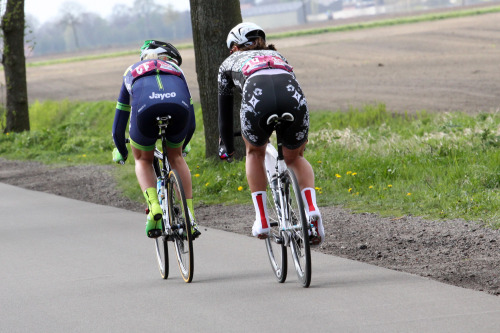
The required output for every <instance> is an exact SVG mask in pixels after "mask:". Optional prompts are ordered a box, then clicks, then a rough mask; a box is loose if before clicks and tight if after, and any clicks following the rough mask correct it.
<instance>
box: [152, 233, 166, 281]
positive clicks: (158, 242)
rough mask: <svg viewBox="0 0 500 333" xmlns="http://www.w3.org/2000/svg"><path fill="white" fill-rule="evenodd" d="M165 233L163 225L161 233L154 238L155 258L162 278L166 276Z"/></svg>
mask: <svg viewBox="0 0 500 333" xmlns="http://www.w3.org/2000/svg"><path fill="white" fill-rule="evenodd" d="M167 245H168V244H167V235H166V234H165V227H164V226H162V235H161V236H160V237H158V238H155V247H156V260H157V261H158V268H159V269H160V274H161V277H162V278H163V279H167V278H168V246H167Z"/></svg>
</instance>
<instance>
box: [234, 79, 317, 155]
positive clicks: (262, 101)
mask: <svg viewBox="0 0 500 333" xmlns="http://www.w3.org/2000/svg"><path fill="white" fill-rule="evenodd" d="M285 112H289V113H291V114H293V116H294V118H295V119H294V121H293V122H284V123H283V127H282V128H283V145H284V146H285V147H286V148H288V149H296V148H298V147H300V146H302V145H303V144H304V142H306V141H307V134H308V131H309V111H308V110H307V102H306V98H305V96H304V93H303V92H302V89H300V86H299V83H298V82H297V80H295V78H294V77H293V76H292V75H291V74H289V73H286V72H284V71H279V70H262V71H259V72H257V73H255V74H254V75H252V76H250V77H249V78H248V80H247V82H246V83H245V86H244V87H243V94H242V100H241V111H240V118H241V134H242V135H243V137H244V138H245V139H246V140H247V141H248V142H250V143H251V144H252V145H254V146H257V147H260V146H263V145H265V144H266V143H267V141H268V139H269V137H270V136H271V134H272V131H273V128H272V126H269V125H267V124H266V121H267V119H268V117H269V116H270V115H272V114H277V115H278V116H281V115H282V114H283V113H285Z"/></svg>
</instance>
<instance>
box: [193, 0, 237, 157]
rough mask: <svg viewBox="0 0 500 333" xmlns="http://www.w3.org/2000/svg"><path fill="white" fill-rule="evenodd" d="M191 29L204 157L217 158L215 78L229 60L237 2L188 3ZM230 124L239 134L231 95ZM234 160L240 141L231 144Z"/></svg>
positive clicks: (217, 132) (203, 0) (194, 1)
mask: <svg viewBox="0 0 500 333" xmlns="http://www.w3.org/2000/svg"><path fill="white" fill-rule="evenodd" d="M190 4H191V25H192V28H193V43H194V54H195V58H196V74H197V77H198V85H199V88H200V100H201V108H202V110H203V123H204V125H205V155H206V157H207V158H208V157H218V153H217V152H218V148H219V124H218V108H217V107H218V97H217V96H218V91H217V75H218V72H219V66H220V65H221V64H222V62H223V61H224V59H226V58H227V57H228V56H229V50H228V48H227V46H226V38H227V34H228V33H229V31H230V30H231V29H232V28H233V27H234V26H235V25H237V24H238V23H241V21H242V20H241V9H240V2H239V0H190ZM234 100H235V103H234V105H235V107H234V110H233V113H234V117H233V119H234V123H233V126H234V128H235V131H239V130H240V116H239V109H240V102H241V97H240V96H239V94H237V93H236V94H235V98H234ZM235 148H236V157H237V158H238V157H239V158H242V157H243V156H244V155H245V147H244V144H243V140H242V139H241V138H236V140H235Z"/></svg>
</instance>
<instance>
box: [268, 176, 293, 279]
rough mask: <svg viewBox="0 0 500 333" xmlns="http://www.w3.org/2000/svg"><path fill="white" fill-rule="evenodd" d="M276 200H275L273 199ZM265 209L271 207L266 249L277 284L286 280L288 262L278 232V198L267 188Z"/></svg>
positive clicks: (279, 211)
mask: <svg viewBox="0 0 500 333" xmlns="http://www.w3.org/2000/svg"><path fill="white" fill-rule="evenodd" d="M275 198H276V199H275ZM267 207H271V209H269V211H268V219H269V221H268V222H269V224H270V227H271V229H270V231H269V237H268V238H266V249H267V255H268V256H269V261H270V263H271V268H272V270H273V272H274V275H275V276H276V278H277V279H278V282H279V283H283V282H285V280H286V274H287V270H288V260H287V254H286V247H285V242H284V239H283V235H282V232H281V231H280V225H281V223H280V216H281V209H280V203H279V197H277V193H276V197H273V193H272V190H271V189H270V188H269V186H268V188H267Z"/></svg>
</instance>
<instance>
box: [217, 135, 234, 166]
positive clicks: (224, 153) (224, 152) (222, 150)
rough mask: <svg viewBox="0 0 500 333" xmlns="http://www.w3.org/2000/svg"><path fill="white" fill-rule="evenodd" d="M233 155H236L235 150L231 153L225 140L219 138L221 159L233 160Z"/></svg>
mask: <svg viewBox="0 0 500 333" xmlns="http://www.w3.org/2000/svg"><path fill="white" fill-rule="evenodd" d="M233 155H234V151H233V152H231V153H228V151H227V149H226V145H225V144H224V142H222V140H221V139H219V157H220V159H221V160H226V161H228V162H232V160H233V159H232V157H233Z"/></svg>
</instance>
